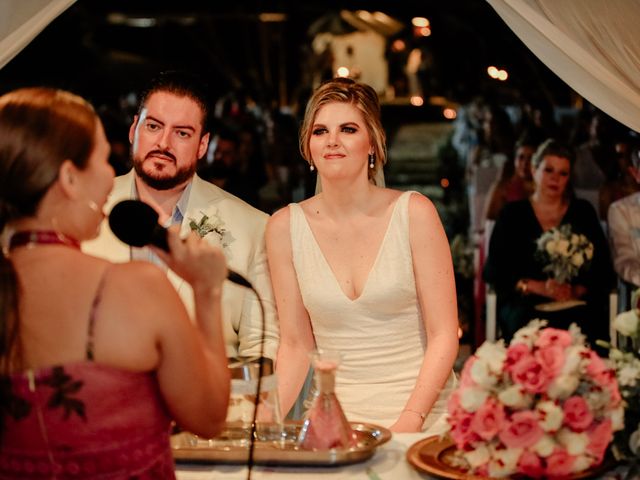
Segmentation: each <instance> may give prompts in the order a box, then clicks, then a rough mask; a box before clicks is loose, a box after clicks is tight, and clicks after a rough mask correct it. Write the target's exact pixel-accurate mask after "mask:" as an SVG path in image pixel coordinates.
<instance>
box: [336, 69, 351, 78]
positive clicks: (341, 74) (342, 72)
mask: <svg viewBox="0 0 640 480" xmlns="http://www.w3.org/2000/svg"><path fill="white" fill-rule="evenodd" d="M336 75H337V76H338V77H348V76H349V69H348V68H347V67H338V69H337V70H336Z"/></svg>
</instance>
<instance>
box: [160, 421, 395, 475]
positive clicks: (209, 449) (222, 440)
mask: <svg viewBox="0 0 640 480" xmlns="http://www.w3.org/2000/svg"><path fill="white" fill-rule="evenodd" d="M301 426H302V424H301V423H285V424H284V428H283V430H282V431H281V430H280V429H279V428H276V427H275V425H273V426H270V427H269V426H267V428H265V427H264V426H262V427H261V430H259V432H258V440H257V441H256V444H255V448H254V452H253V457H254V463H255V464H256V465H296V466H338V465H347V464H351V463H358V462H363V461H365V460H367V459H369V458H371V457H372V456H373V454H374V453H375V451H376V448H377V447H378V446H380V445H382V444H384V443H386V442H388V441H389V440H390V439H391V432H390V431H389V430H387V429H386V428H383V427H379V426H377V425H373V424H370V423H353V422H352V423H351V427H352V428H353V430H354V432H355V433H356V436H357V443H356V446H355V447H351V448H332V449H330V450H302V449H301V448H299V447H298V446H297V438H298V433H299V432H300V428H301ZM171 448H172V450H173V458H174V459H175V460H176V462H179V463H227V464H246V463H247V461H248V459H249V429H248V428H247V427H242V426H228V427H227V428H225V429H224V430H223V431H222V432H221V433H220V435H218V436H217V437H215V438H212V439H205V438H201V437H197V436H195V435H192V434H190V433H187V432H182V433H179V434H177V435H173V436H172V437H171Z"/></svg>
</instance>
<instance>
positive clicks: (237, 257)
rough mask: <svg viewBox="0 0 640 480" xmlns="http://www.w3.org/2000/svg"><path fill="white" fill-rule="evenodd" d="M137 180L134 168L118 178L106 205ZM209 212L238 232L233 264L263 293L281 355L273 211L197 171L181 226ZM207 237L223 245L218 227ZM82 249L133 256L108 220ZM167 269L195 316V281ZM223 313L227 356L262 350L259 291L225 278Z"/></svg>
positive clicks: (125, 195) (127, 194) (268, 326)
mask: <svg viewBox="0 0 640 480" xmlns="http://www.w3.org/2000/svg"><path fill="white" fill-rule="evenodd" d="M134 181H135V175H134V171H133V170H132V171H130V172H129V173H127V174H126V175H122V176H120V177H117V178H116V179H115V183H114V188H113V191H112V192H111V195H110V196H109V200H108V201H107V204H106V206H105V211H110V210H111V207H113V206H114V205H115V204H116V203H118V202H120V201H121V200H126V199H130V198H132V195H133V192H134V191H135V190H134ZM203 215H207V216H208V217H209V218H210V222H213V220H214V219H215V217H216V215H217V216H218V217H219V218H220V219H221V220H222V221H223V222H224V228H225V229H226V230H227V232H229V233H230V235H231V236H232V237H233V239H232V240H231V241H230V242H229V244H228V245H227V246H226V247H224V252H225V256H226V258H227V264H228V266H229V268H230V269H231V270H234V271H236V272H238V273H239V274H241V275H242V276H244V277H245V278H246V279H247V280H249V282H251V284H252V285H253V286H254V288H255V289H256V290H257V291H258V293H259V294H260V298H262V303H263V306H264V313H265V335H264V340H265V345H264V354H265V356H267V357H269V358H272V359H275V355H276V351H277V348H278V325H277V320H276V309H275V303H274V301H273V292H272V289H271V279H270V276H269V268H268V265H267V254H266V250H265V243H264V230H265V226H266V223H267V219H268V215H267V214H266V213H264V212H261V211H260V210H257V209H255V208H253V207H252V206H250V205H249V204H247V203H245V202H243V201H242V200H240V199H239V198H237V197H235V196H233V195H231V194H230V193H227V192H225V191H224V190H222V189H221V188H219V187H217V186H215V185H213V184H211V183H208V182H205V181H204V180H202V179H201V178H200V177H198V176H197V175H194V177H193V180H192V184H191V192H190V193H189V199H188V202H187V208H186V212H185V213H184V219H183V221H182V226H181V232H182V233H183V234H187V233H188V232H189V230H190V227H189V221H190V220H195V221H196V222H198V221H199V220H200V219H201V218H202V216H203ZM205 238H206V239H207V240H210V242H211V243H212V244H214V245H218V246H219V245H220V238H219V236H218V234H217V233H215V232H211V233H209V234H208V235H207V236H206V237H205ZM82 250H83V251H84V252H85V253H88V254H90V255H95V256H97V257H102V258H105V259H107V260H110V261H112V262H116V263H122V262H128V261H129V260H131V249H130V248H129V246H128V245H126V244H124V243H122V242H121V241H120V240H118V239H117V238H116V237H115V235H114V234H113V232H112V231H111V229H110V228H109V224H108V222H107V221H105V222H103V224H102V225H101V228H100V235H99V236H98V238H96V239H95V240H91V241H89V242H85V243H83V245H82ZM167 274H168V276H169V280H171V283H172V284H173V286H174V287H175V288H176V290H177V291H178V294H179V295H180V297H181V298H182V301H183V302H184V304H185V306H186V307H187V311H188V312H189V314H190V315H191V317H192V318H193V316H194V304H193V292H192V289H191V287H190V285H189V284H188V283H187V282H185V281H184V280H182V279H181V278H180V277H178V276H177V275H176V274H175V273H173V272H172V271H171V270H169V271H168V272H167ZM222 318H223V330H224V339H225V344H226V346H227V356H229V357H235V356H257V355H258V354H259V353H260V339H261V320H260V307H259V305H258V301H257V299H256V297H255V295H254V294H253V292H251V291H250V290H249V289H247V288H244V287H241V286H238V285H236V284H234V283H231V282H229V281H227V282H225V283H224V285H223V291H222Z"/></svg>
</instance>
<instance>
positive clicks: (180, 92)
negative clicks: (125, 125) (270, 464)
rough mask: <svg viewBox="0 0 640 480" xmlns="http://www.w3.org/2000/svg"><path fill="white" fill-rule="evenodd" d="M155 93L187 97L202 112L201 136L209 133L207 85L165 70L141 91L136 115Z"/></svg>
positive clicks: (178, 71)
mask: <svg viewBox="0 0 640 480" xmlns="http://www.w3.org/2000/svg"><path fill="white" fill-rule="evenodd" d="M157 92H167V93H171V94H173V95H177V96H178V97H187V98H190V99H191V100H193V101H194V102H196V104H198V106H199V107H200V109H201V110H202V132H201V135H204V134H206V133H208V132H209V131H210V125H209V110H210V108H209V106H210V98H209V95H208V94H207V85H206V84H205V83H204V81H203V80H202V79H201V78H200V77H199V76H198V75H196V74H194V73H190V72H186V71H181V70H167V71H164V72H160V73H159V74H158V75H157V76H156V77H154V78H153V79H151V81H150V82H149V84H148V85H147V86H146V87H145V88H144V90H143V91H142V94H141V95H140V102H139V105H138V115H140V113H141V112H142V109H143V108H144V106H145V105H146V103H147V100H149V97H151V95H153V94H154V93H157Z"/></svg>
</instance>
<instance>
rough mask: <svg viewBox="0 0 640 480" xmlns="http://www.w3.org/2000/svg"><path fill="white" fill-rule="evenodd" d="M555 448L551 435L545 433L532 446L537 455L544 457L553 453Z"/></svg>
mask: <svg viewBox="0 0 640 480" xmlns="http://www.w3.org/2000/svg"><path fill="white" fill-rule="evenodd" d="M555 448H556V442H555V441H554V440H553V438H552V437H551V435H547V434H546V433H545V434H544V435H543V436H542V437H540V440H538V441H537V442H536V444H535V445H534V446H533V451H534V452H535V453H537V454H538V455H539V456H541V457H543V458H546V457H548V456H549V455H551V454H552V453H553V451H554V450H555Z"/></svg>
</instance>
